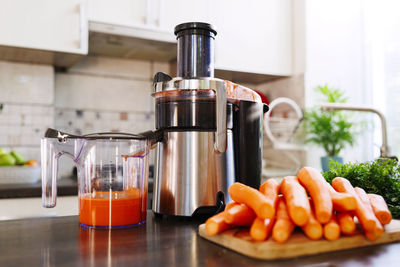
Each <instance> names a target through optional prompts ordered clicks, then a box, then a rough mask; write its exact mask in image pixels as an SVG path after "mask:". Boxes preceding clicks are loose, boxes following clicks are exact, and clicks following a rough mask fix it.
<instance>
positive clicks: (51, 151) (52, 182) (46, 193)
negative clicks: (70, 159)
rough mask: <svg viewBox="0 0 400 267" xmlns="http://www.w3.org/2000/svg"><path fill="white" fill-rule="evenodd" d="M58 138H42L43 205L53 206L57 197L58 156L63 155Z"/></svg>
mask: <svg viewBox="0 0 400 267" xmlns="http://www.w3.org/2000/svg"><path fill="white" fill-rule="evenodd" d="M55 140H57V139H48V138H42V140H41V162H42V206H43V207H45V208H53V207H54V206H55V205H56V199H57V176H58V158H59V157H60V156H61V155H62V153H61V152H59V151H58V148H57V146H56V145H55V144H54V141H55Z"/></svg>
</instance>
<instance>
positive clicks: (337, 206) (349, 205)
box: [326, 183, 357, 211]
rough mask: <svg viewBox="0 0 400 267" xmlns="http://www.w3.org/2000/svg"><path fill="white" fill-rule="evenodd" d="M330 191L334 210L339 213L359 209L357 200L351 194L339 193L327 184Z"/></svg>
mask: <svg viewBox="0 0 400 267" xmlns="http://www.w3.org/2000/svg"><path fill="white" fill-rule="evenodd" d="M326 184H327V186H328V189H329V194H330V195H331V198H332V203H333V209H334V210H337V211H350V210H355V209H356V208H357V201H356V198H355V197H354V196H353V195H351V194H349V193H340V192H337V191H336V190H335V189H333V187H332V186H331V185H330V184H329V183H326Z"/></svg>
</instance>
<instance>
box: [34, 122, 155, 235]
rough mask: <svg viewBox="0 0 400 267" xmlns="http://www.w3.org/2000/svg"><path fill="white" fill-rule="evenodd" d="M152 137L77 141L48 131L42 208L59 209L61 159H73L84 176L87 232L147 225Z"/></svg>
mask: <svg viewBox="0 0 400 267" xmlns="http://www.w3.org/2000/svg"><path fill="white" fill-rule="evenodd" d="M148 133H150V134H151V135H154V134H155V133H154V132H148ZM152 137H154V136H150V137H149V135H146V134H143V135H141V134H139V135H133V134H122V133H117V134H113V133H99V134H90V135H85V136H76V135H70V134H66V133H63V132H60V131H57V130H54V129H48V130H47V131H46V134H45V138H42V140H41V153H42V154H41V157H42V158H41V160H42V205H43V206H44V207H46V208H52V207H54V206H55V205H56V198H57V176H58V174H57V169H58V159H59V157H60V156H61V155H67V156H69V157H71V158H72V159H73V161H74V162H75V164H76V167H77V170H78V197H79V223H80V224H81V226H83V227H89V228H118V227H127V226H133V225H137V224H141V223H144V222H145V221H146V208H147V206H146V203H147V183H148V174H149V173H148V164H149V163H148V158H149V151H150V148H151V144H152V141H151V140H152Z"/></svg>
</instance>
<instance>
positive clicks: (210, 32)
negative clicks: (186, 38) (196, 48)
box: [174, 22, 217, 38]
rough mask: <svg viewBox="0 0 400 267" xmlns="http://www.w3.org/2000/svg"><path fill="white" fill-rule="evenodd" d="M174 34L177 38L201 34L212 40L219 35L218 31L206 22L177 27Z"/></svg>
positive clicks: (188, 23) (184, 24)
mask: <svg viewBox="0 0 400 267" xmlns="http://www.w3.org/2000/svg"><path fill="white" fill-rule="evenodd" d="M174 33H175V35H176V38H179V37H181V36H182V35H193V34H200V35H206V36H210V37H212V38H214V37H215V35H217V31H216V30H215V28H214V27H213V26H212V25H211V24H209V23H205V22H186V23H182V24H179V25H177V26H175V30H174Z"/></svg>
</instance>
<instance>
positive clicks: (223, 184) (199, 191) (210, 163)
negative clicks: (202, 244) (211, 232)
mask: <svg viewBox="0 0 400 267" xmlns="http://www.w3.org/2000/svg"><path fill="white" fill-rule="evenodd" d="M175 34H176V35H177V42H178V60H177V74H178V77H175V78H171V77H169V76H168V75H166V74H163V73H158V74H156V76H155V78H154V94H153V96H154V97H155V99H156V108H155V119H156V129H157V130H161V131H162V132H163V138H162V141H161V142H160V143H158V144H157V152H156V153H157V157H156V169H155V179H154V187H153V211H154V212H155V213H158V214H166V215H177V216H195V215H203V214H204V215H208V216H209V215H212V214H215V213H217V212H219V211H222V210H223V209H224V208H225V203H227V202H228V201H229V194H228V187H229V186H230V185H231V184H233V183H234V182H236V181H238V182H242V183H244V184H247V185H250V186H252V187H254V188H258V187H259V185H260V181H261V160H262V125H263V123H262V120H263V114H264V112H266V111H267V110H268V106H266V105H264V104H262V103H261V98H260V97H259V96H258V95H257V94H256V93H255V92H254V91H253V90H250V89H248V88H245V87H243V86H240V85H237V84H234V83H232V82H229V81H225V80H221V79H216V78H213V73H214V67H213V66H214V64H213V55H214V54H213V41H214V38H215V35H216V31H215V30H214V29H213V28H212V26H211V25H209V24H206V23H197V22H194V23H184V24H181V25H178V26H176V28H175Z"/></svg>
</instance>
